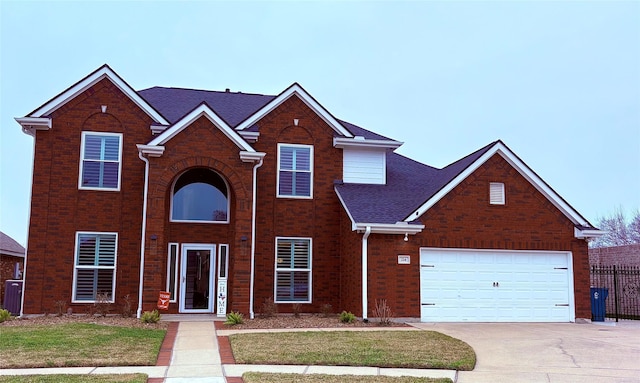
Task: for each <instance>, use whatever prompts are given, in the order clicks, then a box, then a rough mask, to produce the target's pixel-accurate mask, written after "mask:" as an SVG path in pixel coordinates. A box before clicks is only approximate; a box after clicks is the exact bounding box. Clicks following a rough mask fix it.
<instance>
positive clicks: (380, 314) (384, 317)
mask: <svg viewBox="0 0 640 383" xmlns="http://www.w3.org/2000/svg"><path fill="white" fill-rule="evenodd" d="M373 316H374V317H375V318H378V320H379V321H380V325H381V326H390V325H391V317H392V316H393V314H392V313H391V308H390V307H389V305H387V300H386V299H380V300H377V299H376V307H375V308H374V309H373Z"/></svg>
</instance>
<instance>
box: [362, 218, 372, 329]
mask: <svg viewBox="0 0 640 383" xmlns="http://www.w3.org/2000/svg"><path fill="white" fill-rule="evenodd" d="M369 234H371V226H367V228H366V229H365V232H364V235H363V236H362V321H363V322H365V323H366V322H368V321H369V319H368V317H367V315H368V314H367V313H368V311H369V310H368V307H367V304H368V298H367V297H368V283H369V282H368V275H367V274H368V271H369V265H368V261H369V260H368V258H369V256H368V251H367V250H368V243H367V240H368V238H369Z"/></svg>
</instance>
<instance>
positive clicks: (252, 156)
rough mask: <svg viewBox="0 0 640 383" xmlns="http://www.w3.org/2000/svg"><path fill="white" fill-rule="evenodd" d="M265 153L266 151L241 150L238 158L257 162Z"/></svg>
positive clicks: (243, 160)
mask: <svg viewBox="0 0 640 383" xmlns="http://www.w3.org/2000/svg"><path fill="white" fill-rule="evenodd" d="M266 155H267V153H264V152H248V151H245V150H243V151H241V152H240V160H242V162H257V161H260V160H262V159H263V158H264V156H266Z"/></svg>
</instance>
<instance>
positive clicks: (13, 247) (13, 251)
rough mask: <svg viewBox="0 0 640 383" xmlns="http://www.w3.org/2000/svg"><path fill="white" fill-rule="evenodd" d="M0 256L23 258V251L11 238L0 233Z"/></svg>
mask: <svg viewBox="0 0 640 383" xmlns="http://www.w3.org/2000/svg"><path fill="white" fill-rule="evenodd" d="M0 254H4V255H11V256H14V257H21V258H24V255H25V249H24V247H22V245H21V244H19V243H18V242H16V241H15V240H14V239H13V238H11V237H9V236H8V235H6V234H5V233H3V232H1V231H0ZM3 283H4V282H3Z"/></svg>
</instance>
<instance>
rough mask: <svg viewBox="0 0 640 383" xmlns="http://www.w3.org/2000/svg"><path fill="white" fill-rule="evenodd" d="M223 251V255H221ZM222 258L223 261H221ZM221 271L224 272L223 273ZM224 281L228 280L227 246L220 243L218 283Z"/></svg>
mask: <svg viewBox="0 0 640 383" xmlns="http://www.w3.org/2000/svg"><path fill="white" fill-rule="evenodd" d="M223 249H224V255H223V254H222V253H223V252H222V250H223ZM223 257H224V261H223V260H222V258H223ZM223 263H224V264H223ZM223 266H224V267H223ZM222 271H224V273H223V272H222ZM226 279H229V245H228V244H226V243H221V244H218V281H220V280H226Z"/></svg>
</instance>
